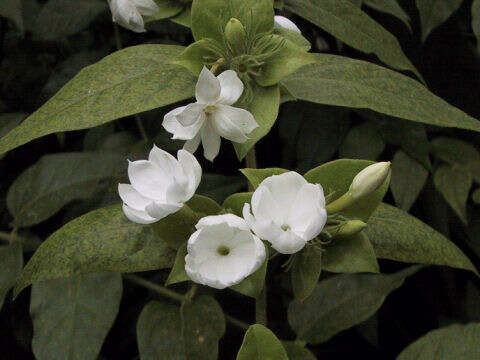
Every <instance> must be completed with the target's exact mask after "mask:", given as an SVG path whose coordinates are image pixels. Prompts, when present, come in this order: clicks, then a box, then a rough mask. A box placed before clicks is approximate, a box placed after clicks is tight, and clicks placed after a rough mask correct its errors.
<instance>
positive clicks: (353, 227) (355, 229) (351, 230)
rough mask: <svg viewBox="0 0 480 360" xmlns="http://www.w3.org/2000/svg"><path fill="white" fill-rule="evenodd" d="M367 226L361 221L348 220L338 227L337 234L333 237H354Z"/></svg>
mask: <svg viewBox="0 0 480 360" xmlns="http://www.w3.org/2000/svg"><path fill="white" fill-rule="evenodd" d="M366 227H367V224H365V223H364V222H363V221H361V220H350V221H347V222H345V223H343V224H341V225H340V226H339V230H338V232H337V233H336V234H335V237H348V236H352V235H355V234H357V233H359V232H360V231H362V230H363V229H365V228H366Z"/></svg>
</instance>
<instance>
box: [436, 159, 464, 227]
mask: <svg viewBox="0 0 480 360" xmlns="http://www.w3.org/2000/svg"><path fill="white" fill-rule="evenodd" d="M433 182H434V184H435V188H436V189H437V190H438V191H439V192H440V193H441V194H442V195H443V197H444V198H445V200H446V201H447V203H448V204H449V205H450V206H451V207H452V209H453V211H455V213H456V214H457V215H458V217H459V218H460V219H461V220H462V221H463V223H465V224H467V223H468V217H467V200H468V194H469V193H470V188H471V187H472V176H471V175H470V174H469V173H467V172H465V171H463V170H461V169H456V168H454V167H451V166H448V165H441V166H440V167H439V168H438V169H437V170H435V173H434V174H433Z"/></svg>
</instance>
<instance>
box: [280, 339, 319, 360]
mask: <svg viewBox="0 0 480 360" xmlns="http://www.w3.org/2000/svg"><path fill="white" fill-rule="evenodd" d="M283 347H284V348H285V350H287V355H288V359H289V360H317V358H316V357H315V355H313V354H312V353H311V352H310V350H308V349H306V348H304V347H303V346H300V345H298V344H296V343H294V342H292V341H284V342H283Z"/></svg>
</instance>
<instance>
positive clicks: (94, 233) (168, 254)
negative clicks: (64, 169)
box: [15, 205, 174, 296]
mask: <svg viewBox="0 0 480 360" xmlns="http://www.w3.org/2000/svg"><path fill="white" fill-rule="evenodd" d="M173 258H174V252H173V251H172V250H171V249H170V248H168V247H167V245H166V244H165V243H164V242H163V241H162V240H161V239H158V238H157V237H156V236H155V235H154V233H153V231H152V228H151V227H149V226H144V225H140V224H136V223H134V222H131V221H130V220H128V219H127V218H126V217H125V215H124V214H123V212H122V209H121V206H120V205H114V206H110V207H106V208H103V209H99V210H95V211H92V212H89V213H88V214H86V215H83V216H81V217H79V218H77V219H75V220H73V221H71V222H69V223H67V224H66V225H65V226H63V227H62V228H61V229H60V230H58V231H57V232H55V233H53V234H52V235H51V236H50V237H48V238H47V240H45V241H44V242H43V243H42V245H40V247H39V248H38V249H37V251H36V252H35V254H34V255H33V256H32V257H31V258H30V261H29V262H28V263H27V265H26V266H25V268H24V269H23V272H22V274H21V276H20V277H19V279H18V281H17V284H16V287H15V296H16V295H18V293H19V292H20V291H21V290H22V289H24V288H25V287H27V286H28V285H30V284H32V283H34V282H37V281H43V280H49V279H57V278H65V277H72V276H77V275H79V274H87V273H91V272H102V271H114V272H120V273H124V272H138V271H148V270H157V269H162V268H166V267H170V266H171V265H172V263H173Z"/></svg>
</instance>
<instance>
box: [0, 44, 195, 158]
mask: <svg viewBox="0 0 480 360" xmlns="http://www.w3.org/2000/svg"><path fill="white" fill-rule="evenodd" d="M183 49H184V48H183V47H180V46H173V45H155V44H149V45H139V46H133V47H130V48H127V49H124V50H121V51H117V52H115V53H113V54H112V55H109V56H107V57H105V58H104V59H103V60H101V61H100V62H98V63H96V64H94V65H92V66H89V67H87V68H85V69H83V70H82V71H81V72H80V73H79V74H78V75H77V76H76V77H75V78H73V79H72V80H71V81H70V82H69V83H68V84H67V85H65V86H64V87H63V88H62V90H60V91H59V92H58V93H57V94H56V95H55V96H54V97H53V98H52V99H50V100H49V101H48V102H47V103H46V104H45V105H43V106H42V107H41V108H40V109H39V110H37V111H36V112H35V113H33V114H32V115H31V116H30V117H29V118H27V119H26V120H25V121H24V122H23V123H22V124H21V125H20V126H18V127H16V128H15V129H13V130H12V131H10V132H9V133H8V135H6V136H4V137H3V138H2V139H0V154H1V153H4V152H6V151H8V150H11V149H13V148H16V147H17V146H20V145H23V144H25V143H27V142H29V141H31V140H33V139H36V138H38V137H41V136H44V135H48V134H52V133H54V132H61V131H69V130H79V129H86V128H90V127H93V126H98V125H100V124H104V123H106V122H109V121H112V120H115V119H118V118H121V117H124V116H128V115H132V114H136V113H139V112H142V111H147V110H151V109H154V108H157V107H161V106H165V105H168V104H172V103H175V102H177V101H181V100H184V99H187V98H189V97H191V96H193V92H194V91H193V89H194V85H195V81H196V79H195V78H194V77H193V76H192V75H191V74H190V72H188V71H187V70H186V69H184V68H182V67H180V66H177V65H171V64H169V61H170V60H172V59H173V58H174V57H175V56H176V55H178V54H179V53H180V52H181V51H182V50H183Z"/></svg>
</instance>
